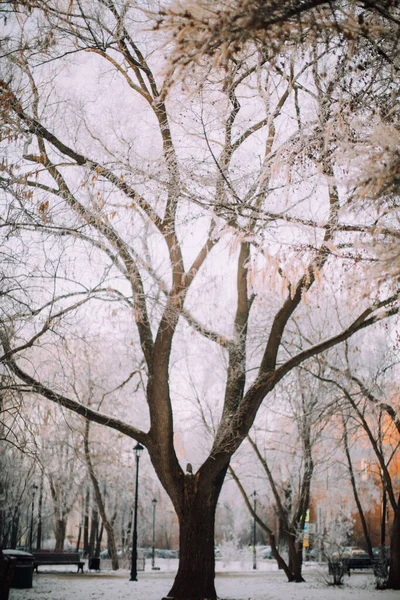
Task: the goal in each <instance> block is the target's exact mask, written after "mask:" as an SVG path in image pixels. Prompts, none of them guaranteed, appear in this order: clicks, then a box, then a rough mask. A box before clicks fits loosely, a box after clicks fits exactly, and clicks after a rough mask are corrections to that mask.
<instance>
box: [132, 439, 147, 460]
mask: <svg viewBox="0 0 400 600" xmlns="http://www.w3.org/2000/svg"><path fill="white" fill-rule="evenodd" d="M143 450H144V447H143V446H142V444H139V442H138V443H137V444H136V446H135V447H134V448H133V452H134V453H135V456H137V457H138V458H140V457H141V455H142V452H143Z"/></svg>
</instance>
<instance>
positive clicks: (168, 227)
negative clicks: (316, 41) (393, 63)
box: [0, 0, 399, 600]
mask: <svg viewBox="0 0 400 600" xmlns="http://www.w3.org/2000/svg"><path fill="white" fill-rule="evenodd" d="M16 11H17V12H16V13H15V14H13V15H10V25H9V33H8V35H7V46H6V51H5V53H6V56H5V57H4V76H3V78H2V81H1V83H0V91H1V109H2V129H3V134H4V136H6V137H7V138H8V141H9V142H10V143H9V149H8V154H7V158H6V160H5V162H4V165H3V175H2V176H1V179H0V182H1V185H2V187H3V189H4V194H5V201H6V205H5V210H4V213H3V215H2V219H3V222H2V224H3V226H4V228H5V230H6V229H7V231H8V232H10V234H11V233H14V232H15V233H16V241H13V242H12V243H14V244H17V241H18V240H22V241H23V242H24V243H25V242H26V244H27V247H31V248H33V250H32V257H31V258H32V261H33V262H35V268H36V269H37V271H36V272H37V273H38V276H37V277H38V282H39V283H40V285H39V286H38V287H40V290H36V289H30V290H29V302H28V306H27V308H26V311H25V312H23V311H22V310H21V309H20V305H21V302H20V305H19V311H18V314H14V315H11V316H10V318H5V319H3V321H2V328H1V342H2V345H3V350H4V352H3V355H2V357H1V361H2V362H3V363H4V364H5V365H6V368H7V369H8V372H9V373H12V374H13V376H14V377H15V379H16V381H17V382H19V383H22V384H23V385H24V386H27V388H28V389H29V391H30V392H31V393H35V394H38V395H40V396H43V397H45V398H47V399H49V400H51V401H52V402H55V403H57V404H59V405H60V406H62V407H64V408H67V409H69V410H72V411H74V412H75V413H77V414H78V415H81V416H83V417H84V418H85V419H87V420H89V421H94V422H96V423H99V424H102V425H105V426H107V427H110V428H113V429H115V430H117V431H119V432H121V433H122V434H124V435H126V436H129V437H131V438H133V439H135V440H137V441H139V442H140V443H142V444H143V445H144V446H145V447H146V448H147V450H148V452H149V455H150V459H151V461H152V464H153V466H154V469H155V471H156V473H157V475H158V477H159V479H160V482H161V484H162V485H163V487H164V488H165V490H166V492H167V493H168V495H169V497H170V499H171V501H172V503H173V505H174V508H175V511H176V513H177V516H178V519H179V525H180V560H179V569H178V573H177V575H176V579H175V582H174V584H173V586H172V589H171V590H170V592H169V595H170V596H172V597H173V598H175V599H176V600H183V599H184V600H203V599H204V598H208V599H215V598H216V592H215V587H214V575H215V572H214V516H215V510H216V504H217V501H218V497H219V494H220V491H221V487H222V484H223V482H224V478H225V475H226V472H227V469H228V467H229V462H230V459H231V457H232V455H233V454H234V453H235V452H236V450H237V449H238V448H239V446H240V444H241V443H242V441H243V440H244V439H245V438H246V436H247V434H248V433H249V431H250V428H251V426H252V424H253V422H254V419H255V417H256V415H257V411H258V409H259V408H260V406H261V404H262V403H263V402H264V400H265V399H266V398H267V397H268V395H269V394H270V393H271V391H272V390H273V389H274V388H275V387H276V386H277V384H278V383H279V382H280V381H281V380H282V379H283V378H284V377H285V375H287V374H288V373H290V372H291V371H292V370H293V369H294V368H295V367H297V366H299V365H301V364H302V363H303V362H304V361H306V360H307V359H310V358H312V357H314V356H317V355H319V354H320V353H322V352H324V351H326V350H328V349H329V348H332V347H333V346H335V345H337V344H339V343H341V342H343V341H345V340H346V339H348V338H350V337H351V336H353V335H355V334H357V333H359V332H361V331H362V330H363V329H365V328H366V327H369V326H371V325H373V324H374V323H376V322H379V321H382V320H385V319H387V318H388V317H390V316H392V315H394V314H397V313H398V309H399V305H398V295H397V290H396V289H395V290H394V291H387V289H386V290H385V292H376V290H371V295H370V296H367V297H366V296H365V292H364V290H363V289H362V288H361V289H360V288H359V287H357V286H353V288H354V289H353V293H352V297H351V301H352V302H353V303H357V304H358V305H359V307H360V308H359V312H358V314H357V316H356V317H355V318H354V319H347V320H346V322H345V324H344V325H343V326H337V327H334V326H333V325H332V327H331V329H328V330H327V332H326V335H324V336H321V337H320V338H319V339H316V340H314V341H313V343H311V344H310V345H307V347H305V348H304V349H302V350H300V351H298V352H296V346H295V344H294V345H293V352H291V353H290V354H289V353H288V352H287V351H286V347H287V344H290V343H291V340H292V341H293V332H292V330H291V328H290V327H288V324H289V323H290V322H291V318H292V317H295V316H299V318H301V317H302V316H304V314H305V313H306V312H307V304H306V302H310V301H311V297H312V296H313V293H314V294H315V300H314V301H315V305H314V306H312V307H311V308H310V309H309V311H310V312H309V314H310V313H312V315H315V314H316V313H317V312H318V309H317V306H318V302H319V298H320V295H321V294H322V291H323V289H324V287H323V286H324V284H325V285H326V286H328V287H329V286H332V287H337V286H338V285H339V283H338V282H339V281H340V280H341V278H342V277H345V274H346V268H347V266H348V264H352V265H353V264H354V261H355V264H356V265H357V263H358V262H359V261H358V260H356V259H357V257H358V253H357V251H356V249H355V248H354V245H353V238H354V237H356V238H358V237H359V235H360V233H362V234H363V235H366V236H367V237H368V236H370V235H371V233H372V229H371V227H369V226H368V223H367V222H366V217H365V214H363V215H361V216H360V217H357V215H356V214H352V216H353V217H354V219H356V220H357V219H358V218H359V221H357V224H356V225H354V224H350V225H349V224H348V223H346V221H345V220H343V219H342V218H341V212H340V211H341V208H342V207H343V206H345V208H346V211H350V213H351V209H352V204H351V202H348V203H346V202H347V200H348V198H347V197H341V195H340V193H339V187H338V185H337V182H336V180H335V169H334V168H335V161H334V155H333V152H332V150H333V147H336V144H337V141H336V140H332V143H330V142H329V143H327V141H326V137H325V134H326V129H327V127H328V124H329V119H330V118H331V117H332V115H337V114H338V112H339V111H340V102H339V96H340V86H339V83H340V80H341V73H342V70H343V69H344V68H345V66H346V65H347V59H346V53H347V47H344V48H343V52H342V54H341V55H340V57H339V58H338V59H337V62H335V64H334V67H332V66H331V67H330V77H329V78H328V79H329V81H328V83H326V84H325V83H324V81H323V77H322V75H321V71H322V69H323V68H325V67H326V64H325V67H324V64H323V59H322V58H321V57H320V56H319V54H318V51H317V50H315V49H312V50H311V51H310V53H309V55H308V57H307V60H306V61H305V60H304V59H303V57H302V56H301V55H300V56H299V58H298V60H292V59H291V58H290V57H289V58H288V57H286V56H285V57H283V67H282V65H279V64H278V65H277V64H276V61H275V60H272V61H270V62H268V61H267V57H266V56H265V55H264V56H262V55H260V54H258V53H253V54H252V55H251V56H249V57H248V59H247V60H246V61H241V62H240V63H235V62H232V64H230V69H229V73H228V76H227V78H225V80H224V82H218V81H215V79H213V77H211V78H210V81H208V82H207V83H204V85H203V87H202V89H201V90H199V95H198V96H197V97H196V98H195V99H194V100H193V102H192V103H191V104H190V103H189V106H188V110H187V111H186V112H185V111H184V108H185V107H183V108H182V107H180V106H177V104H176V103H174V102H173V100H168V103H167V102H166V101H165V99H163V97H162V95H161V93H160V90H161V86H162V81H161V77H160V75H159V70H158V67H157V59H158V58H159V57H160V53H159V51H158V49H157V41H156V40H149V36H148V32H146V31H145V32H143V30H140V29H139V28H135V25H134V24H135V22H137V21H138V20H139V18H140V17H141V15H142V13H141V12H137V9H136V7H135V6H134V5H129V6H127V5H125V4H123V5H120V4H119V3H117V2H115V3H114V2H113V1H112V0H103V1H101V2H95V3H92V2H90V1H87V2H81V1H79V2H65V3H64V2H62V1H61V2H58V1H54V2H40V1H39V2H35V3H33V4H32V5H30V4H29V3H22V4H21V5H18V3H17V4H16ZM38 26H39V27H38ZM333 56H335V54H334V52H333V54H332V57H331V58H332V60H333ZM17 57H18V59H17ZM321 61H322V62H321ZM72 65H73V66H74V68H75V67H76V68H78V70H81V72H82V73H86V74H87V73H88V72H89V71H90V72H91V73H92V72H96V73H97V75H98V78H97V79H96V83H95V84H94V85H92V84H93V81H92V80H91V79H90V78H88V80H87V83H88V85H89V88H90V89H89V90H86V91H85V90H84V88H83V87H82V88H81V87H80V86H76V87H75V88H74V90H72V87H71V88H70V90H69V91H67V92H66V90H65V77H66V74H67V72H68V69H70V68H71V66H72ZM105 67H107V72H105V71H104V68H105ZM110 69H111V70H110ZM331 71H332V72H333V73H331ZM107 73H108V75H107ZM331 75H332V76H331ZM308 77H310V80H311V81H312V83H311V90H309V89H308V88H307V85H306V80H307V78H308ZM100 82H101V85H104V86H105V88H102V87H99V86H100ZM91 86H92V87H91ZM103 91H104V96H103ZM72 92H73V93H72ZM75 93H76V94H77V95H78V96H79V95H80V93H81V95H80V97H79V98H78V101H77V102H76V104H75V106H73V105H71V102H73V98H72V97H71V96H73V95H74V94H75ZM87 94H89V96H90V95H91V94H92V96H91V99H95V100H96V102H95V103H93V104H91V102H90V101H88V95H87ZM93 94H94V95H93ZM302 94H304V98H307V100H306V106H307V107H310V112H311V113H312V117H310V118H309V119H308V116H307V115H303V114H302V112H301V110H300V108H299V96H301V95H302ZM170 98H171V96H170ZM106 101H107V109H110V111H111V112H112V113H113V122H112V123H108V125H107V124H106V123H105V122H102V121H103V119H102V118H101V117H104V115H105V112H106V111H105V110H104V108H103V107H104V104H103V102H106ZM119 102H121V103H120V104H119ZM253 103H255V104H253ZM309 103H311V104H309ZM56 106H57V109H56V108H55V107H56ZM61 106H62V107H63V108H64V110H65V111H66V112H65V114H63V113H62V111H61V110H60V108H61ZM113 106H116V107H117V110H112V107H113ZM90 107H92V108H93V109H95V114H94V115H93V114H92V113H91V108H90ZM254 107H255V109H254ZM284 109H285V111H287V114H290V115H291V118H290V122H291V126H290V127H288V129H287V130H286V131H284V133H280V127H279V123H280V121H279V119H281V117H282V115H283V110H284ZM96 111H97V112H96ZM182 111H183V113H184V114H181V113H182ZM305 112H306V113H307V114H308V108H307V111H305ZM134 113H136V115H141V116H142V118H141V119H140V118H137V119H135V123H134V126H133V125H132V115H133V114H134ZM260 115H261V116H260ZM332 118H333V117H332ZM306 133H307V135H305V134H306ZM303 134H304V135H303ZM258 136H260V137H258ZM149 139H150V140H151V143H148V140H149ZM310 148H311V150H310ZM306 149H308V152H307V153H306ZM299 152H302V153H304V157H305V158H304V161H296V160H295V159H294V157H295V156H296V157H298V155H299ZM282 163H285V164H286V170H285V169H282ZM282 170H283V171H284V172H285V173H286V178H285V177H282ZM297 170H299V176H297V173H296V171H297ZM295 173H296V175H295ZM310 181H311V183H310ZM303 186H304V187H303ZM299 188H300V190H301V191H300V192H299ZM288 203H289V205H290V209H289V208H288ZM299 204H300V205H301V206H302V207H303V208H304V209H305V212H306V215H307V217H306V218H304V215H299V214H298V212H297V209H298V205H299ZM316 204H318V205H321V204H323V216H322V217H321V218H320V219H318V220H316V219H315V218H314V212H315V210H314V209H315V206H316ZM346 214H347V216H348V212H346ZM192 222H194V223H195V226H197V228H196V229H195V230H192V232H191V234H189V233H188V229H189V225H191V224H192ZM277 232H278V233H277ZM277 235H278V237H279V236H280V237H281V240H280V242H281V243H278V240H277ZM186 236H188V237H186ZM347 236H349V237H347ZM352 236H353V237H352ZM227 241H228V242H229V244H228V245H229V246H230V248H229V249H227V248H226V242H227ZM29 244H31V245H29ZM277 245H278V246H280V251H278V249H277ZM343 248H344V250H348V252H346V251H345V252H343V253H341V252H337V250H338V249H343ZM52 252H53V253H54V254H55V258H52V259H51V260H49V259H50V256H53V255H52V254H51V253H52ZM213 259H215V260H213ZM222 263H223V267H222V269H220V271H218V265H221V264H222ZM213 268H214V269H216V271H213ZM221 270H223V271H226V270H231V271H234V274H233V275H232V277H230V279H229V286H230V288H231V290H232V293H231V296H230V298H229V297H228V295H227V294H226V293H225V292H226V290H225V289H224V288H223V287H222V289H221V287H220V288H218V289H217V292H216V293H214V296H215V303H216V305H217V307H218V311H217V314H208V313H207V312H206V311H204V305H202V301H201V300H202V296H201V293H202V289H206V291H208V293H209V294H212V293H213V292H212V288H213V286H215V285H216V280H217V279H218V275H220V274H221ZM258 272H261V273H264V275H265V276H266V277H268V279H270V280H272V285H275V286H276V287H277V288H281V290H280V292H278V291H275V293H273V290H272V285H271V286H270V288H271V289H268V290H267V291H266V290H265V287H266V286H265V285H264V284H265V281H264V282H262V276H261V279H260V280H259V281H258V282H255V278H257V273H258ZM323 279H324V283H321V282H322V280H323ZM233 282H234V284H233ZM267 287H268V286H267ZM275 289H276V288H275ZM325 289H326V288H325ZM23 291H24V292H25V289H24V290H23ZM256 292H258V298H256V295H257V294H256ZM224 293H225V294H224ZM18 298H20V296H18ZM338 301H339V300H338ZM332 302H333V303H334V300H333V299H332ZM103 307H104V308H103ZM256 307H257V308H256ZM114 311H117V315H114V314H113V313H114ZM212 312H213V311H210V313H212ZM260 314H262V315H263V320H264V323H265V327H263V328H262V330H261V329H260V328H259V323H260V320H259V316H260ZM113 319H114V321H113ZM83 320H86V321H88V322H89V323H90V324H91V327H92V331H93V336H95V334H96V332H99V331H100V330H102V329H104V330H107V333H108V339H109V340H110V342H109V345H110V348H103V350H104V351H105V352H106V351H108V353H109V356H110V357H111V359H113V360H115V362H116V363H118V358H119V356H118V352H116V351H115V348H118V349H120V348H121V346H122V345H123V343H125V345H126V346H129V347H133V348H134V349H135V358H134V360H132V359H131V358H127V359H126V360H132V362H131V364H129V365H128V368H127V369H126V371H127V373H125V374H124V377H122V376H121V383H122V382H123V381H124V380H125V379H126V377H128V376H129V373H133V372H136V370H137V365H138V364H143V365H145V367H144V368H145V375H140V376H142V377H143V382H144V385H143V387H144V393H143V392H142V391H140V392H139V391H137V393H134V394H132V395H131V397H130V400H132V403H131V411H132V412H133V414H134V415H135V416H137V413H136V412H135V411H134V402H135V401H136V400H137V399H138V401H140V400H143V401H144V403H145V404H144V406H145V407H146V410H147V414H146V418H143V417H142V418H139V417H137V420H136V421H135V423H136V426H135V425H133V424H132V421H131V420H130V418H129V417H128V416H127V413H126V412H125V413H124V411H123V410H120V411H118V408H114V407H112V408H110V409H109V410H110V411H112V412H111V414H108V413H107V412H106V410H105V409H104V411H103V409H101V410H94V409H93V408H92V407H90V406H88V405H87V404H85V403H84V402H82V401H80V400H79V399H75V398H74V394H73V390H72V389H71V386H70V384H69V381H68V378H66V377H63V378H62V377H60V376H59V373H57V372H55V373H51V372H49V370H48V369H47V368H46V365H47V363H46V361H43V360H41V357H43V353H42V354H40V352H38V347H39V345H40V349H41V350H42V352H45V351H46V349H51V350H49V352H48V355H47V356H49V355H50V354H51V351H54V352H55V350H53V348H54V349H57V350H59V348H60V344H61V342H60V340H62V339H65V338H67V339H70V340H71V339H74V338H77V337H78V336H79V335H80V326H81V324H82V322H83ZM14 322H17V323H19V328H18V329H17V331H16V330H15V329H14V328H13V327H12V326H11V325H12V323H14ZM205 322H206V323H207V324H205ZM113 324H115V329H118V328H119V329H120V330H121V331H120V338H119V340H118V342H115V338H116V337H117V336H116V333H115V330H114V329H113V327H112V325H113ZM257 330H258V331H257ZM249 331H251V333H253V332H255V331H257V333H258V339H257V341H256V343H255V346H257V351H256V352H254V353H252V355H251V356H249V355H248V353H247V348H248V344H249V338H250V335H249ZM124 336H125V337H124ZM193 336H194V337H193ZM200 337H201V338H204V340H205V342H206V344H207V348H209V350H208V351H207V354H206V355H205V357H203V360H207V359H208V358H209V356H210V353H212V352H213V351H214V349H213V347H214V345H216V346H217V347H218V348H219V350H220V352H221V354H222V355H223V357H224V360H225V361H226V363H227V376H226V379H224V381H223V382H222V386H221V389H222V392H221V399H222V401H221V402H220V420H219V423H218V426H217V429H216V434H215V437H214V439H213V441H212V443H211V445H210V447H209V448H207V453H206V454H205V456H204V457H202V462H201V461H199V466H198V468H197V469H195V470H194V472H191V470H187V471H186V472H185V470H184V468H183V467H182V465H181V464H180V461H179V457H178V455H177V452H176V449H175V446H174V409H175V399H174V389H175V386H176V387H178V386H177V382H178V381H180V377H181V374H180V373H179V370H178V369H176V368H175V365H174V358H175V356H176V355H177V354H178V353H181V352H182V353H184V354H188V349H189V348H193V347H194V348H196V343H194V342H193V339H194V340H198V339H199V338H200ZM128 340H129V341H128ZM204 340H203V339H202V343H203V341H204ZM284 340H286V341H285V344H286V346H285V345H283V341H284ZM114 342H115V346H114V350H113V343H114ZM199 344H200V342H199ZM116 355H117V356H116ZM60 356H61V354H60ZM126 356H128V357H129V355H128V354H125V355H122V354H121V359H122V360H123V359H125V357H126ZM53 360H54V359H53ZM54 362H56V361H54ZM198 362H199V361H198V360H195V361H193V364H192V365H191V368H193V369H196V368H197V366H198ZM60 364H62V363H61V361H60ZM114 387H115V386H110V389H114ZM116 405H118V403H117V402H116Z"/></svg>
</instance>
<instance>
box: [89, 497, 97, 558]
mask: <svg viewBox="0 0 400 600" xmlns="http://www.w3.org/2000/svg"><path fill="white" fill-rule="evenodd" d="M98 527H99V512H98V510H97V506H92V518H91V523H90V537H89V556H94V548H95V544H96V539H97V530H98Z"/></svg>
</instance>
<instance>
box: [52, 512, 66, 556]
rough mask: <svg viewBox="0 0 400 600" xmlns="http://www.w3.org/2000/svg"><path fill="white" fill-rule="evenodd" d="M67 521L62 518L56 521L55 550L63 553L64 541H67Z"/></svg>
mask: <svg viewBox="0 0 400 600" xmlns="http://www.w3.org/2000/svg"><path fill="white" fill-rule="evenodd" d="M66 526H67V524H66V521H65V519H63V518H62V517H61V518H60V517H59V518H57V519H56V547H55V550H57V551H60V552H61V551H62V550H64V541H65V530H66Z"/></svg>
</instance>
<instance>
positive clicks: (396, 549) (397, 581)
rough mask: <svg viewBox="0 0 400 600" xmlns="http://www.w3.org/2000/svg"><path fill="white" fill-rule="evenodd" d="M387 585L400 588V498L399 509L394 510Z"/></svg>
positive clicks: (395, 588) (396, 588)
mask: <svg viewBox="0 0 400 600" xmlns="http://www.w3.org/2000/svg"><path fill="white" fill-rule="evenodd" d="M387 587H388V588H389V589H391V590H400V498H399V502H398V507H397V510H395V512H394V518H393V524H392V530H391V535H390V568H389V579H388V582H387Z"/></svg>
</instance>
